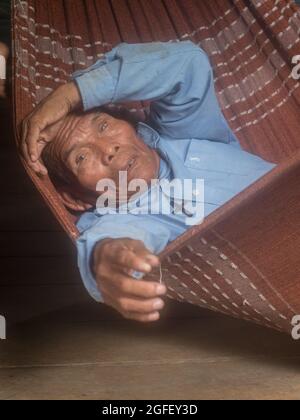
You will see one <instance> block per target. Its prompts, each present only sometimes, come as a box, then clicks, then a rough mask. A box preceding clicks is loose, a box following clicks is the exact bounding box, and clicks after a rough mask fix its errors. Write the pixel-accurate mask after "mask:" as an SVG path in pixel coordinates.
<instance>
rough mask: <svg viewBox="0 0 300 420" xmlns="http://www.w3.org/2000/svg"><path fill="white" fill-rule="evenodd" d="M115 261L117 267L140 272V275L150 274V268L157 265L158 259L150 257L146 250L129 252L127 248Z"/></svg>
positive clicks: (154, 256) (153, 256)
mask: <svg viewBox="0 0 300 420" xmlns="http://www.w3.org/2000/svg"><path fill="white" fill-rule="evenodd" d="M114 259H116V262H117V264H118V265H119V266H121V267H123V268H125V269H129V270H135V271H140V272H142V273H145V274H146V273H150V271H151V270H152V268H154V267H157V266H158V265H159V258H158V257H157V256H156V255H152V254H150V253H149V251H146V250H141V249H140V250H131V249H128V248H124V249H122V250H121V251H120V252H119V253H118V255H117V258H116V256H114Z"/></svg>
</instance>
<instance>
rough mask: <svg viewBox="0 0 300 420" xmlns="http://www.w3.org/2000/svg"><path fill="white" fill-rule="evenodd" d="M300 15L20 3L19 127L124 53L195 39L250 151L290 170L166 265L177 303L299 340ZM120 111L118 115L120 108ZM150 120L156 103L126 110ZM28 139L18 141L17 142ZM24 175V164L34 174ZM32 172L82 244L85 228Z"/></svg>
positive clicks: (257, 0)
mask: <svg viewBox="0 0 300 420" xmlns="http://www.w3.org/2000/svg"><path fill="white" fill-rule="evenodd" d="M299 28H300V9H299V6H296V3H294V2H293V1H292V0H201V1H200V0H129V1H118V0H72V1H68V0H43V1H39V0H28V1H20V0H18V1H17V0H16V1H14V3H13V48H14V63H13V74H14V78H13V79H14V114H15V126H16V127H19V123H20V122H21V121H22V119H23V117H24V116H25V115H27V114H28V113H29V112H30V111H31V110H32V109H33V107H34V106H36V104H38V102H39V101H41V100H42V99H43V98H45V97H46V96H47V95H48V94H49V93H50V92H51V91H52V90H53V89H55V88H56V87H58V86H59V85H60V84H61V83H64V82H65V81H67V80H68V79H69V75H70V74H71V73H73V72H74V71H75V70H78V69H82V68H86V67H87V66H90V65H91V64H93V63H94V62H95V61H96V60H97V59H98V58H100V57H101V56H102V54H103V53H104V52H107V51H109V50H110V49H111V48H112V47H113V46H115V45H116V44H118V43H120V42H122V41H123V42H129V43H135V42H150V41H170V40H186V39H190V40H192V41H193V42H195V43H199V45H201V47H202V48H203V49H204V50H205V51H206V52H207V53H208V55H209V56H210V58H211V62H212V65H213V67H214V72H215V83H216V90H217V94H218V98H219V102H220V104H221V107H222V109H223V112H224V115H225V117H226V118H227V120H228V122H229V124H230V126H231V127H232V129H233V130H234V132H235V134H236V135H237V136H238V138H239V140H240V142H241V144H242V145H243V147H244V148H245V149H246V150H248V151H250V152H253V153H256V154H258V155H260V156H262V157H263V158H265V159H267V160H270V161H273V162H276V163H278V164H279V165H278V166H277V167H276V168H275V169H274V170H273V171H272V172H271V173H269V174H267V175H266V176H265V177H263V178H261V179H260V180H258V181H257V182H256V183H255V184H253V185H251V186H250V187H249V188H247V189H246V190H245V191H243V192H242V193H240V194H239V195H238V196H236V197H234V198H233V199H232V200H231V201H230V202H228V203H227V204H226V205H224V206H222V207H221V208H220V209H218V210H217V211H215V212H214V213H212V214H211V215H210V216H209V217H207V218H206V219H205V221H204V223H203V224H202V225H199V226H196V227H193V228H191V229H189V230H188V231H187V232H186V233H185V234H184V235H182V236H181V237H179V238H178V239H177V240H175V241H174V242H172V243H171V244H170V245H169V246H168V247H167V248H166V249H165V251H164V252H163V253H162V254H161V260H162V267H161V273H159V272H155V273H153V274H152V275H151V276H148V277H147V278H148V279H153V277H154V278H155V279H156V280H157V279H158V278H159V276H160V274H161V275H162V278H163V281H164V282H165V283H166V285H167V286H168V297H169V298H172V299H176V300H179V301H185V302H190V303H191V304H194V305H199V306H201V307H204V308H209V309H211V310H213V311H217V312H222V313H224V314H226V315H229V316H233V317H237V318H242V319H245V320H248V321H252V322H256V323H257V324H261V325H264V326H267V327H271V328H275V329H277V330H279V331H285V332H289V333H290V332H291V329H292V325H291V322H292V319H293V317H294V316H295V315H297V314H300V188H299V185H300V183H299V180H300V151H299V148H300V106H299V103H300V85H299V80H297V78H295V77H293V75H292V74H293V73H292V69H293V66H294V65H293V64H292V58H293V57H294V56H295V55H297V54H298V55H299V54H300V40H299ZM114 106H119V105H114ZM122 106H126V107H128V108H129V109H130V111H131V112H133V113H135V114H136V115H137V117H138V118H139V119H141V120H143V119H144V118H145V115H146V114H145V113H146V112H147V110H148V107H149V103H147V102H141V103H129V104H122ZM19 135H20V133H19V131H18V129H16V137H17V139H18V137H19ZM23 163H24V162H23ZM24 165H25V168H26V170H27V172H28V174H29V176H30V177H31V179H32V181H33V182H34V184H35V185H36V187H37V188H38V190H39V191H40V193H41V195H42V196H43V197H44V199H45V201H46V202H47V204H48V205H49V207H50V208H51V210H52V211H53V213H54V215H55V216H56V217H57V219H58V220H59V221H60V223H61V225H62V226H63V228H64V229H65V231H66V232H67V233H68V235H69V236H70V237H71V239H72V240H73V241H75V240H76V238H77V236H78V231H77V229H76V226H75V223H74V222H75V220H74V216H72V215H71V214H70V213H68V212H67V210H66V209H65V208H64V206H63V205H62V203H61V202H60V200H59V197H58V195H57V193H56V191H55V189H54V187H53V186H52V184H51V182H50V180H45V181H41V180H40V179H39V178H38V177H37V176H36V175H35V174H34V173H32V172H31V171H30V170H29V169H28V167H27V166H26V164H25V163H24Z"/></svg>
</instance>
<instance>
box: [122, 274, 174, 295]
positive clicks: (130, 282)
mask: <svg viewBox="0 0 300 420" xmlns="http://www.w3.org/2000/svg"><path fill="white" fill-rule="evenodd" d="M114 284H115V285H116V287H118V289H119V290H120V292H121V293H123V294H125V295H129V296H136V297H141V298H154V297H156V296H164V295H165V294H166V293H167V288H166V286H165V285H164V284H160V283H157V282H150V281H144V280H135V279H132V278H130V277H125V276H120V277H119V278H116V280H115V281H114Z"/></svg>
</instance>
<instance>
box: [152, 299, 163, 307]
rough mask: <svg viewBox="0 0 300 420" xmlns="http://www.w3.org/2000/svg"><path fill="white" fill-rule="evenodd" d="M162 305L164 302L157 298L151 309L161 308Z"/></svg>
mask: <svg viewBox="0 0 300 420" xmlns="http://www.w3.org/2000/svg"><path fill="white" fill-rule="evenodd" d="M163 306H164V302H163V301H162V300H161V299H157V300H156V301H155V302H154V303H153V309H162V308H163Z"/></svg>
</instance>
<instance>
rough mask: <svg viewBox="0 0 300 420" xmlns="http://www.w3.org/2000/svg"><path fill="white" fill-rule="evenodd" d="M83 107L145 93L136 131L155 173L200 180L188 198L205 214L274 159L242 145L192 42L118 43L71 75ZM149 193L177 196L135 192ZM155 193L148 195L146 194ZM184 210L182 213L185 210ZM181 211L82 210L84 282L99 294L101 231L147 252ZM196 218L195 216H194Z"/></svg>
mask: <svg viewBox="0 0 300 420" xmlns="http://www.w3.org/2000/svg"><path fill="white" fill-rule="evenodd" d="M73 77H74V79H75V81H76V82H77V85H78V87H79V90H80V93H81V96H82V101H83V106H84V110H89V109H91V108H94V107H99V106H102V105H105V104H107V103H116V102H129V101H140V100H151V106H150V112H149V115H148V117H147V121H146V123H142V122H140V123H138V125H137V132H138V134H139V136H140V137H141V138H142V139H143V140H144V141H145V143H147V144H148V145H149V146H150V147H151V148H155V149H156V150H157V152H158V153H159V155H160V158H161V159H160V173H159V178H160V179H168V180H172V179H173V178H178V179H181V180H184V179H192V180H196V179H203V180H204V187H205V192H204V196H203V194H201V193H199V191H198V190H197V189H196V190H193V191H192V194H194V197H193V200H192V202H191V203H194V204H195V203H197V202H199V203H200V202H202V203H203V206H204V209H203V211H204V213H203V216H204V217H206V216H207V215H208V214H210V213H211V212H213V211H214V210H216V209H217V208H218V207H220V206H222V205H223V204H224V203H226V202H227V201H228V200H230V199H231V198H232V197H233V196H235V195H236V194H237V193H239V192H240V191H242V190H243V189H245V188H246V187H247V186H249V185H250V184H252V183H253V182H255V181H256V180H257V179H258V178H260V177H261V176H263V175H264V174H265V173H267V172H268V171H270V170H271V169H272V168H273V167H274V165H273V164H271V163H268V162H266V161H264V160H263V159H261V158H260V157H258V156H255V155H253V154H250V153H248V152H246V151H243V150H242V148H241V146H240V144H239V142H238V140H237V139H236V137H235V136H234V134H233V133H232V131H231V129H230V128H229V126H228V124H227V122H226V120H225V118H224V116H223V114H222V112H221V110H220V107H219V104H218V101H217V98H216V94H215V90H214V81H213V72H212V68H211V66H210V63H209V59H208V57H207V55H206V54H205V53H204V51H203V50H202V49H201V48H199V47H198V46H197V45H195V44H194V43H193V42H191V41H184V42H168V43H164V42H153V43H143V44H127V43H121V44H119V45H118V46H116V47H115V48H113V49H112V50H111V51H110V52H108V53H106V54H105V55H104V57H103V58H101V59H100V60H99V61H97V62H96V63H95V64H94V65H93V66H91V67H90V68H88V69H87V70H83V71H79V72H76V73H75V74H74V75H73ZM150 193H153V194H154V197H155V194H157V197H160V199H162V200H164V199H165V200H168V199H173V200H175V203H176V200H177V199H178V197H176V192H174V191H169V194H168V192H167V193H166V192H165V191H164V190H163V188H162V187H161V186H160V185H157V186H154V187H153V188H149V190H148V191H146V192H145V193H144V194H142V196H141V197H140V198H139V205H140V206H141V207H143V206H147V205H148V202H149V197H150ZM152 197H153V195H152ZM189 213H190V212H188V214H189ZM186 221H187V215H186V214H176V212H174V213H173V214H172V213H171V214H162V213H159V214H150V213H149V212H148V214H106V215H100V214H99V213H98V212H97V210H95V211H92V212H87V213H85V214H84V215H83V216H82V217H81V219H80V220H79V222H78V228H79V230H80V232H81V236H80V237H79V239H78V241H77V248H78V264H79V269H80V272H81V276H82V279H83V282H84V285H85V287H86V288H87V290H88V292H89V293H90V295H91V296H92V297H93V298H94V299H95V300H97V301H100V302H101V301H103V299H102V297H101V294H100V292H99V290H98V288H97V285H96V282H95V279H94V277H93V274H92V272H91V265H90V262H91V256H92V252H93V249H94V246H95V245H96V243H97V242H99V241H101V240H102V239H104V238H125V237H127V238H132V239H139V240H142V241H143V242H144V243H145V246H146V247H147V248H148V249H149V250H150V251H151V252H153V253H159V252H160V251H162V250H163V249H164V248H165V247H166V245H167V244H168V243H169V242H170V241H173V240H174V239H175V238H177V237H178V236H179V235H181V234H183V233H184V232H185V231H186V230H187V229H188V228H189V227H190V225H188V224H187V223H186ZM199 221H200V219H199Z"/></svg>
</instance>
